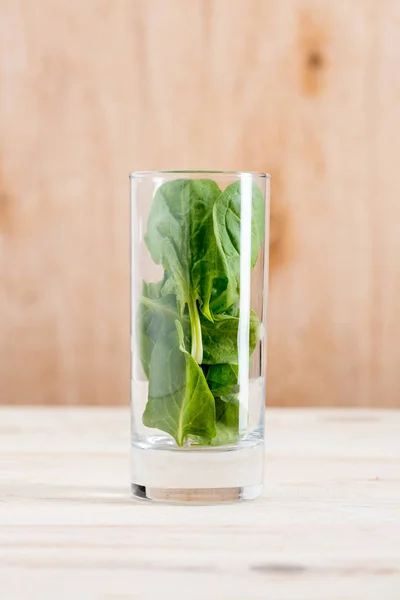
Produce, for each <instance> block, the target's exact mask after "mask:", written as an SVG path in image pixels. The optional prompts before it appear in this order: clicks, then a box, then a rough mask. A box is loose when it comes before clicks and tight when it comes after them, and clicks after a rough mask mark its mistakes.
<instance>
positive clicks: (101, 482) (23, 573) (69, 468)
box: [0, 407, 400, 600]
mask: <svg viewBox="0 0 400 600" xmlns="http://www.w3.org/2000/svg"><path fill="white" fill-rule="evenodd" d="M267 439H268V442H267V454H266V472H265V477H266V486H265V491H264V495H263V496H262V498H261V499H259V500H257V501H255V502H251V503H250V502H249V503H239V504H232V505H220V506H170V505H160V504H152V503H141V502H140V501H134V500H133V499H132V498H131V496H130V490H129V415H128V411H127V410H126V409H103V408H101V409H99V408H97V409H96V408H90V409H88V408H81V409H76V408H35V409H33V408H22V407H21V408H7V407H3V408H0V597H1V599H2V600H14V599H15V598H16V599H18V600H25V599H31V598H34V599H36V598H38V599H40V600H47V599H51V600H60V599H62V600H63V599H64V598H65V599H66V600H67V599H68V600H72V599H73V600H80V599H82V600H91V599H99V600H100V599H101V600H127V599H136V598H137V599H139V598H140V599H142V598H145V599H146V598H154V599H159V598H161V599H164V598H171V599H177V598H178V599H180V598H182V599H183V598H185V599H186V598H190V599H191V600H193V599H194V600H197V599H200V598H201V599H202V600H203V599H204V598H207V600H208V599H218V600H222V599H227V600H235V599H240V600H243V599H244V600H251V599H253V598H254V599H267V598H271V599H272V600H292V599H293V600H340V599H342V598H343V599H346V600H348V599H360V600H367V599H368V600H369V599H371V600H372V599H373V600H377V599H381V600H399V598H400V411H385V412H384V411H369V410H368V411H366V410H364V411H361V410H360V411H356V410H314V409H304V410H298V409H296V410H289V409H287V410H283V409H281V410H278V409H270V410H269V409H268V410H267Z"/></svg>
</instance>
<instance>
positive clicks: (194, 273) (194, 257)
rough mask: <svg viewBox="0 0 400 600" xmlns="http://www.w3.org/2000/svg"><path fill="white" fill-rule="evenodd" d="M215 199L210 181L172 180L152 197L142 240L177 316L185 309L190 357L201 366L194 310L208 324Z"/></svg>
mask: <svg viewBox="0 0 400 600" xmlns="http://www.w3.org/2000/svg"><path fill="white" fill-rule="evenodd" d="M219 195H220V189H219V187H218V185H217V184H216V183H215V182H214V181H212V180H210V179H199V180H191V179H176V180H174V181H168V182H166V183H164V184H163V185H162V186H160V187H159V188H158V190H157V192H156V194H155V197H154V201H153V204H152V208H151V211H150V215H149V220H148V224H147V233H146V235H145V242H146V244H147V247H148V249H149V251H150V253H151V256H152V258H153V260H154V262H155V263H157V264H162V265H163V266H164V268H165V269H166V270H167V271H168V273H169V274H170V278H171V279H172V280H173V284H174V289H175V293H176V296H177V299H178V303H179V307H180V311H181V313H183V311H184V309H185V306H187V307H188V310H189V316H190V325H191V335H192V356H193V357H194V358H195V359H196V360H197V362H198V363H201V362H202V340H201V332H200V321H199V314H198V307H200V310H201V312H202V313H203V314H204V315H205V316H206V317H207V318H208V319H210V320H212V315H211V312H210V298H211V293H212V290H213V280H214V279H215V278H216V277H218V276H219V275H220V271H221V268H222V267H223V265H222V264H221V260H220V256H219V249H218V247H217V244H216V242H215V236H214V232H213V212H212V210H213V206H214V203H215V200H216V198H217V197H218V196H219Z"/></svg>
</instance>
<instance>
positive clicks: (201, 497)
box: [132, 483, 262, 504]
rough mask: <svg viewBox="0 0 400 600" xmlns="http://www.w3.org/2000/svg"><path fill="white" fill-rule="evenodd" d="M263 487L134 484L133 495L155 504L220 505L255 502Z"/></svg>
mask: <svg viewBox="0 0 400 600" xmlns="http://www.w3.org/2000/svg"><path fill="white" fill-rule="evenodd" d="M261 492H262V485H261V484H260V485H248V486H245V487H227V488H208V489H207V488H157V487H149V486H147V487H146V486H145V485H139V484H137V483H132V494H133V495H134V496H135V498H138V499H140V500H153V501H155V502H170V503H179V504H186V503H194V504H219V503H221V502H236V501H238V500H255V499H256V498H258V497H259V496H260V495H261Z"/></svg>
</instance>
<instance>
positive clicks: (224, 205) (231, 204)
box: [213, 181, 264, 286]
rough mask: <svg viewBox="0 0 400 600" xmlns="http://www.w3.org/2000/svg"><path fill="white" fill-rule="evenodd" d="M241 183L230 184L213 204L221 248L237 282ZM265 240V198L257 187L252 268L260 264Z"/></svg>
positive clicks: (254, 201)
mask: <svg viewBox="0 0 400 600" xmlns="http://www.w3.org/2000/svg"><path fill="white" fill-rule="evenodd" d="M241 203H242V195H241V183H240V181H238V182H236V183H232V184H231V185H229V186H228V187H227V188H226V189H225V190H224V191H223V192H222V194H220V196H219V197H218V199H217V201H216V202H215V204H214V208H213V215H214V229H215V235H216V237H217V240H218V241H219V243H220V247H221V249H222V251H223V254H224V255H225V257H226V259H227V260H228V262H229V265H230V270H231V276H232V277H235V278H236V280H237V283H238V286H239V285H240V282H239V275H240V218H241ZM263 237H264V199H263V195H262V193H261V190H260V188H259V187H258V186H257V185H256V184H254V185H253V193H252V212H251V267H254V265H255V264H256V262H257V258H258V253H259V251H260V246H261V242H262V239H263Z"/></svg>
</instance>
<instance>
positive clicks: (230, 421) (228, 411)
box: [211, 394, 243, 446]
mask: <svg viewBox="0 0 400 600" xmlns="http://www.w3.org/2000/svg"><path fill="white" fill-rule="evenodd" d="M215 409H216V419H217V423H216V430H217V433H216V435H215V436H214V437H213V439H212V440H211V446H224V445H225V444H234V443H235V442H237V441H238V440H239V439H240V433H239V412H240V410H243V408H242V407H241V406H240V402H239V400H238V399H237V397H236V396H235V395H233V394H229V395H227V396H223V397H221V398H215Z"/></svg>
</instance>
